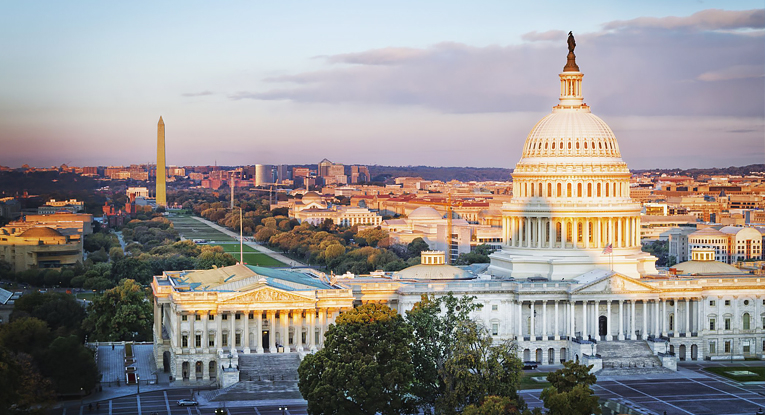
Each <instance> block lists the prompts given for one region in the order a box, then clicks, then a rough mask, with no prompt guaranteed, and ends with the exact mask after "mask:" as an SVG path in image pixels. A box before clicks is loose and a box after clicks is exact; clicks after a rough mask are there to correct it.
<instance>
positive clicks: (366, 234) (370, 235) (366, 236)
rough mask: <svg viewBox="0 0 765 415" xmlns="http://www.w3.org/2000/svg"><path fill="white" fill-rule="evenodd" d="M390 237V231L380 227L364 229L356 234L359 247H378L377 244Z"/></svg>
mask: <svg viewBox="0 0 765 415" xmlns="http://www.w3.org/2000/svg"><path fill="white" fill-rule="evenodd" d="M387 237H388V231H385V230H382V229H381V228H380V227H376V228H369V229H364V230H363V231H359V232H358V233H357V234H356V241H357V242H358V243H359V245H364V244H366V245H369V246H377V243H378V242H380V241H382V240H383V239H385V238H387Z"/></svg>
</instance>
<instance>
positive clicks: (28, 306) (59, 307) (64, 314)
mask: <svg viewBox="0 0 765 415" xmlns="http://www.w3.org/2000/svg"><path fill="white" fill-rule="evenodd" d="M23 316H31V317H35V318H38V319H40V320H42V321H44V322H46V323H47V324H48V327H50V330H51V331H54V332H58V335H60V336H68V335H70V334H78V333H79V330H80V325H81V324H82V320H83V319H85V310H84V309H83V308H82V306H80V304H78V303H77V300H75V299H74V297H73V296H71V295H67V294H62V293H55V292H50V293H45V294H41V293H36V292H35V293H30V294H27V295H24V296H22V297H21V298H19V299H18V300H17V302H16V304H15V305H14V310H13V314H11V317H12V319H16V318H21V317H23Z"/></svg>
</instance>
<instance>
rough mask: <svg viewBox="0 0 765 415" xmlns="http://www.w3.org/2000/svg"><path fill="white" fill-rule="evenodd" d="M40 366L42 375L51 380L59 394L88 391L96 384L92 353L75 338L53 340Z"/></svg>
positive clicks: (96, 369) (96, 371)
mask: <svg viewBox="0 0 765 415" xmlns="http://www.w3.org/2000/svg"><path fill="white" fill-rule="evenodd" d="M41 366H42V371H43V374H44V375H46V376H49V377H50V378H51V380H52V381H53V385H54V387H55V388H56V392H58V393H59V394H76V393H79V392H80V390H84V391H90V390H92V389H93V388H94V387H95V386H96V382H98V377H99V374H98V368H97V367H96V361H95V359H94V357H93V352H91V351H90V349H88V348H86V347H85V346H83V345H82V343H81V342H80V340H79V339H78V338H77V337H75V336H69V337H59V338H57V339H56V340H53V343H51V344H50V346H48V349H47V350H46V351H45V354H44V355H43V358H42V364H41Z"/></svg>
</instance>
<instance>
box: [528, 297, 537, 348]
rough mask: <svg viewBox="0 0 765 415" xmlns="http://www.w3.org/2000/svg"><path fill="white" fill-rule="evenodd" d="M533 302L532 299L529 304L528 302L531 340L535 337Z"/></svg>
mask: <svg viewBox="0 0 765 415" xmlns="http://www.w3.org/2000/svg"><path fill="white" fill-rule="evenodd" d="M534 302H535V301H534V300H531V304H530V306H531V312H530V314H529V315H530V317H529V318H530V319H531V324H530V325H529V337H530V338H531V341H534V340H536V339H537V331H536V330H535V327H534Z"/></svg>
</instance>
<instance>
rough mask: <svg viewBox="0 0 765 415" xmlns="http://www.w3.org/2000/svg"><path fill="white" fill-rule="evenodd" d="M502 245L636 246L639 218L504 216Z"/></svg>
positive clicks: (519, 246) (548, 246) (579, 247)
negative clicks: (503, 241) (503, 243)
mask: <svg viewBox="0 0 765 415" xmlns="http://www.w3.org/2000/svg"><path fill="white" fill-rule="evenodd" d="M502 220H503V226H502V228H503V231H504V240H505V244H506V245H508V246H510V247H514V248H547V249H552V248H560V249H588V248H604V247H606V246H608V244H613V247H614V248H634V247H639V246H640V218H639V217H637V216H627V217H609V218H602V217H585V218H570V217H568V218H555V217H554V218H550V217H527V216H518V217H514V216H505V217H503V218H502Z"/></svg>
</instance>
